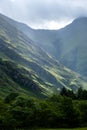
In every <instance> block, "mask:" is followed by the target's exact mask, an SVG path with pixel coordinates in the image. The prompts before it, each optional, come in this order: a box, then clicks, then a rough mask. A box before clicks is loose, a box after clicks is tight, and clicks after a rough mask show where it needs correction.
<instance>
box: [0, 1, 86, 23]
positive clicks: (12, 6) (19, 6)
mask: <svg viewBox="0 0 87 130" xmlns="http://www.w3.org/2000/svg"><path fill="white" fill-rule="evenodd" d="M86 5H87V0H14V2H12V0H1V1H0V12H1V13H4V14H6V15H8V16H10V17H11V18H14V19H17V20H20V21H24V22H26V23H30V24H32V25H33V24H38V25H39V24H40V23H44V22H46V21H52V20H54V21H62V20H65V19H67V20H68V19H74V18H76V17H79V16H83V15H84V16H87V7H86Z"/></svg>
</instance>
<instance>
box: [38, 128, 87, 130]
mask: <svg viewBox="0 0 87 130" xmlns="http://www.w3.org/2000/svg"><path fill="white" fill-rule="evenodd" d="M38 130H87V128H71V129H70V128H65V129H64V128H57V129H38Z"/></svg>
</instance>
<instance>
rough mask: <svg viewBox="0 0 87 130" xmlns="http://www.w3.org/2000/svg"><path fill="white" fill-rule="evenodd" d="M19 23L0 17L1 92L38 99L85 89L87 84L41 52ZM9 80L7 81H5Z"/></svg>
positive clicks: (77, 75)
mask: <svg viewBox="0 0 87 130" xmlns="http://www.w3.org/2000/svg"><path fill="white" fill-rule="evenodd" d="M18 24H20V23H18V22H15V21H13V20H10V19H9V18H7V17H5V16H3V15H0V58H1V60H0V75H1V76H0V81H1V82H0V89H1V92H0V93H1V94H2V95H5V94H6V93H8V92H10V91H19V92H22V93H23V94H29V95H32V96H37V97H44V96H49V95H51V94H53V93H58V92H59V91H60V89H61V88H62V87H66V88H69V89H73V90H74V91H76V90H77V89H78V87H83V88H85V89H86V86H87V82H86V81H85V80H84V79H83V78H82V77H81V76H80V75H79V74H77V73H75V72H73V71H71V70H70V69H67V68H66V67H64V66H63V65H62V64H60V63H59V62H58V61H57V60H55V59H54V58H53V57H51V56H50V55H49V54H48V53H46V52H45V51H44V50H43V49H41V48H40V47H39V46H38V45H37V44H36V43H35V42H34V41H32V40H31V39H30V38H29V37H28V36H26V35H25V34H24V33H23V32H21V31H20V29H19V28H18V27H17V26H18ZM6 79H7V80H6Z"/></svg>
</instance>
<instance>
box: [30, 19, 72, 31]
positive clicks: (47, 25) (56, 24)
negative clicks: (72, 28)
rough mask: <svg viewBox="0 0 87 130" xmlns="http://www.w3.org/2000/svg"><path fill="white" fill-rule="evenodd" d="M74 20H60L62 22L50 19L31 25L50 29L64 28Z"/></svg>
mask: <svg viewBox="0 0 87 130" xmlns="http://www.w3.org/2000/svg"><path fill="white" fill-rule="evenodd" d="M72 21H73V20H69V21H60V22H56V21H49V22H46V23H42V24H39V25H32V24H31V25H30V24H29V26H31V27H32V28H34V29H50V30H52V29H53V30H54V29H55V30H56V29H60V28H63V27H65V26H67V25H68V24H70V23H71V22H72Z"/></svg>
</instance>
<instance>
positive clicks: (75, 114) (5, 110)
mask: <svg viewBox="0 0 87 130" xmlns="http://www.w3.org/2000/svg"><path fill="white" fill-rule="evenodd" d="M65 91H66V93H65ZM80 91H81V93H80ZM70 93H71V94H70ZM72 93H73V92H72V91H71V92H70V91H69V90H66V89H65V88H63V89H62V91H61V93H60V95H53V96H52V97H50V98H48V99H45V100H40V99H35V98H31V97H23V96H21V95H19V94H18V93H10V94H9V95H8V96H6V97H5V99H3V100H2V99H0V129H2V128H3V129H5V128H6V130H7V129H15V128H25V129H27V128H29V129H32V128H34V129H35V128H60V127H62V128H63V127H64V128H65V127H66V128H69V127H72V128H73V127H81V126H87V101H86V100H82V99H83V97H82V93H84V90H82V89H81V88H80V89H79V90H78V92H77V93H78V94H77V96H76V94H75V95H73V94H74V93H73V94H72ZM80 94H81V95H80ZM71 95H73V96H71ZM74 96H75V97H74ZM76 98H77V99H76ZM85 99H86V98H85Z"/></svg>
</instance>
